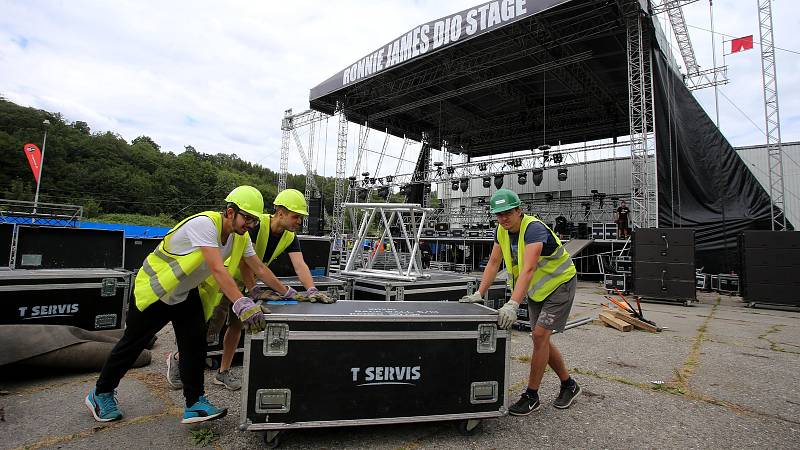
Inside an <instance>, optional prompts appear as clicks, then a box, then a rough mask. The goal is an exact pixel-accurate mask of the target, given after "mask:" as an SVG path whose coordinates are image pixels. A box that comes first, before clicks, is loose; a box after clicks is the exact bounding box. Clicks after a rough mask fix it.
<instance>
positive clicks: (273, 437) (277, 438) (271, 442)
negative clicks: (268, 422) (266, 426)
mask: <svg viewBox="0 0 800 450" xmlns="http://www.w3.org/2000/svg"><path fill="white" fill-rule="evenodd" d="M282 440H283V431H267V432H266V433H264V445H266V446H267V447H268V448H278V447H279V446H280V445H281V441H282Z"/></svg>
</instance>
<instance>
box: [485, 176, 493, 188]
mask: <svg viewBox="0 0 800 450" xmlns="http://www.w3.org/2000/svg"><path fill="white" fill-rule="evenodd" d="M491 185H492V177H483V187H485V188H488V187H489V186H491Z"/></svg>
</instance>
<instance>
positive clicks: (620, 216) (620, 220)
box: [614, 200, 631, 239]
mask: <svg viewBox="0 0 800 450" xmlns="http://www.w3.org/2000/svg"><path fill="white" fill-rule="evenodd" d="M630 213H631V210H630V209H628V206H627V205H626V204H625V200H622V201H620V202H619V208H617V209H616V210H615V211H614V214H615V215H616V216H617V218H616V222H617V229H618V230H619V231H618V233H617V236H619V238H620V239H626V238H629V237H630V236H631V229H630V227H629V226H628V216H629V215H630Z"/></svg>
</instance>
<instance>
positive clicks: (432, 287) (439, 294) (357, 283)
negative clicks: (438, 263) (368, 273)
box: [352, 272, 480, 301]
mask: <svg viewBox="0 0 800 450" xmlns="http://www.w3.org/2000/svg"><path fill="white" fill-rule="evenodd" d="M429 273H430V275H431V276H430V278H419V279H417V281H401V280H385V279H380V278H369V277H364V278H356V279H355V280H354V281H353V297H352V298H353V299H354V300H391V301H424V300H450V301H458V299H460V298H461V297H463V296H465V295H469V294H472V293H473V292H475V290H476V289H478V284H479V283H480V282H479V281H478V282H476V281H475V277H472V276H469V275H460V274H455V273H447V272H429Z"/></svg>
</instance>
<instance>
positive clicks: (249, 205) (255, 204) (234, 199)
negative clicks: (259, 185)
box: [225, 186, 264, 217]
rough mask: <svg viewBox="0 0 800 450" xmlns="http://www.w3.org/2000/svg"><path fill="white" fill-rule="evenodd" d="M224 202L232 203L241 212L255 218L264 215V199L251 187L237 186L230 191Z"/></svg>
mask: <svg viewBox="0 0 800 450" xmlns="http://www.w3.org/2000/svg"><path fill="white" fill-rule="evenodd" d="M225 201H226V202H228V203H234V204H235V205H236V206H238V207H239V209H241V210H242V211H244V212H246V213H248V214H250V215H252V216H256V217H261V215H262V214H264V197H262V196H261V192H259V190H258V189H256V188H254V187H253V186H239V187H237V188H236V189H234V190H232V191H231V193H230V194H228V196H227V197H225Z"/></svg>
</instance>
